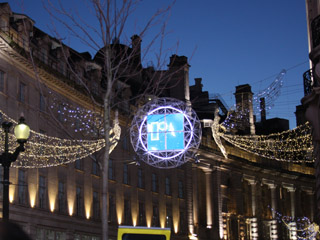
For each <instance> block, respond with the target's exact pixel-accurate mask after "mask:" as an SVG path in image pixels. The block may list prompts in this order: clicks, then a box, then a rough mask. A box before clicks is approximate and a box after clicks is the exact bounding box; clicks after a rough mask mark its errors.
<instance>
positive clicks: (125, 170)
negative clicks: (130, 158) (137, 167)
mask: <svg viewBox="0 0 320 240" xmlns="http://www.w3.org/2000/svg"><path fill="white" fill-rule="evenodd" d="M123 183H124V184H129V167H128V164H124V165H123Z"/></svg>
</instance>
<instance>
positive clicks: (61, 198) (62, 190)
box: [58, 181, 66, 213]
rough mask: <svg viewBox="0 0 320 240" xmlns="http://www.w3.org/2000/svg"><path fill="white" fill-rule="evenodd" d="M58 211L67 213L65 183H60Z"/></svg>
mask: <svg viewBox="0 0 320 240" xmlns="http://www.w3.org/2000/svg"><path fill="white" fill-rule="evenodd" d="M58 188H59V189H58V211H59V212H61V213H64V212H65V210H66V209H65V204H66V199H65V183H64V182H61V181H59V187H58Z"/></svg>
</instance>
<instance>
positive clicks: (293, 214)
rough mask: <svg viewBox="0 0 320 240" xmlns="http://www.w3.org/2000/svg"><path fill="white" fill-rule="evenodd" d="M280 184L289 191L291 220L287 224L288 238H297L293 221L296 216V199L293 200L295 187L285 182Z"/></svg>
mask: <svg viewBox="0 0 320 240" xmlns="http://www.w3.org/2000/svg"><path fill="white" fill-rule="evenodd" d="M282 186H283V187H284V188H285V189H287V190H288V191H289V193H290V212H291V218H292V220H291V222H290V223H289V224H288V225H289V235H290V239H293V240H295V239H297V224H296V222H295V217H296V208H295V205H296V201H295V191H296V188H295V187H294V186H293V184H287V183H283V184H282Z"/></svg>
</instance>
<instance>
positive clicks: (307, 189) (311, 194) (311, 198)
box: [302, 187, 314, 222]
mask: <svg viewBox="0 0 320 240" xmlns="http://www.w3.org/2000/svg"><path fill="white" fill-rule="evenodd" d="M302 191H304V192H305V193H306V194H307V195H308V198H309V201H310V203H309V204H310V210H309V211H310V212H309V219H310V221H311V222H313V221H314V190H313V189H312V188H311V187H302Z"/></svg>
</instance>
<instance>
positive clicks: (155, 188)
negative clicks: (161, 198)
mask: <svg viewBox="0 0 320 240" xmlns="http://www.w3.org/2000/svg"><path fill="white" fill-rule="evenodd" d="M151 181H152V185H151V190H152V192H158V178H157V175H156V174H155V173H152V175H151Z"/></svg>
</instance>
